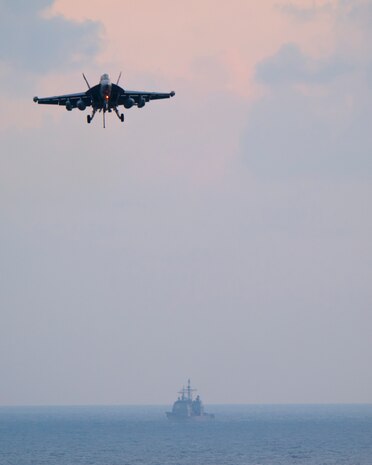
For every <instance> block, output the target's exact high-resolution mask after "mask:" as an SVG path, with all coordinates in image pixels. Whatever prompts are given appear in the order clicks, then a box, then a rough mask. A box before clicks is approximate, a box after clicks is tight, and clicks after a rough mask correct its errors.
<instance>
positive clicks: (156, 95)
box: [118, 90, 176, 105]
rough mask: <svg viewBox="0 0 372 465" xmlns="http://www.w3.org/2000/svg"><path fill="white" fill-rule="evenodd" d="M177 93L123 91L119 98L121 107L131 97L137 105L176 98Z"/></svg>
mask: <svg viewBox="0 0 372 465" xmlns="http://www.w3.org/2000/svg"><path fill="white" fill-rule="evenodd" d="M175 95H176V94H175V92H146V91H142V90H123V92H121V94H120V97H119V102H118V103H119V105H120V104H123V103H124V101H125V100H126V99H127V98H128V97H129V98H132V99H133V100H134V101H135V102H136V104H138V103H140V102H141V101H144V102H149V101H150V100H160V99H164V98H170V97H174V96H175Z"/></svg>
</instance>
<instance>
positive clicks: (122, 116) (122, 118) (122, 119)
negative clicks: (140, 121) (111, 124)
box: [120, 113, 124, 123]
mask: <svg viewBox="0 0 372 465" xmlns="http://www.w3.org/2000/svg"><path fill="white" fill-rule="evenodd" d="M120 121H121V122H122V123H124V113H122V114H121V115H120Z"/></svg>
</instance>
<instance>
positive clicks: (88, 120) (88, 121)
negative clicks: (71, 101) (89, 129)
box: [87, 115, 92, 124]
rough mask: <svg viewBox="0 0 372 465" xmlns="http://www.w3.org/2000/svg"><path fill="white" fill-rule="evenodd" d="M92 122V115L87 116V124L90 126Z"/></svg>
mask: <svg viewBox="0 0 372 465" xmlns="http://www.w3.org/2000/svg"><path fill="white" fill-rule="evenodd" d="M91 121H92V117H91V116H90V115H87V123H88V124H90V122H91Z"/></svg>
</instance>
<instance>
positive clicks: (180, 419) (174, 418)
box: [165, 412, 214, 422]
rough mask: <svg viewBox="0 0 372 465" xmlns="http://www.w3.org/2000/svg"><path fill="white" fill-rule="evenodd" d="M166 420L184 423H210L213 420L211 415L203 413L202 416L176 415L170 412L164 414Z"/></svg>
mask: <svg viewBox="0 0 372 465" xmlns="http://www.w3.org/2000/svg"><path fill="white" fill-rule="evenodd" d="M165 414H166V415H167V418H168V420H171V421H177V422H184V421H197V422H199V421H210V420H214V415H213V413H205V414H204V415H187V416H186V415H177V414H174V413H172V412H165Z"/></svg>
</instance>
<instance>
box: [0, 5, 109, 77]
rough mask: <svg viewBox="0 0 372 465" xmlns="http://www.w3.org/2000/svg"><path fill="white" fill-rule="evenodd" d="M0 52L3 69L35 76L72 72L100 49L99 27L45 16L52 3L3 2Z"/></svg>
mask: <svg viewBox="0 0 372 465" xmlns="http://www.w3.org/2000/svg"><path fill="white" fill-rule="evenodd" d="M2 3H3V5H2V14H1V16H0V40H1V42H2V44H3V47H1V51H0V63H1V64H2V67H3V68H4V67H10V68H12V69H13V70H16V71H26V72H30V73H34V74H40V73H45V72H48V71H50V70H54V69H56V68H70V67H73V66H74V65H76V64H77V63H79V65H80V64H81V62H82V61H83V62H84V61H85V60H87V59H92V58H93V57H94V55H95V53H97V51H98V49H99V45H100V43H99V42H100V38H99V31H100V25H99V23H97V22H93V21H84V22H79V23H77V22H73V21H69V20H66V19H64V18H62V17H61V16H55V17H51V18H46V17H45V15H44V16H43V12H44V11H45V9H46V8H48V7H50V6H51V5H52V3H53V1H52V0H37V1H36V2H34V1H33V2H22V3H21V4H20V3H18V2H14V3H13V2H2Z"/></svg>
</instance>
